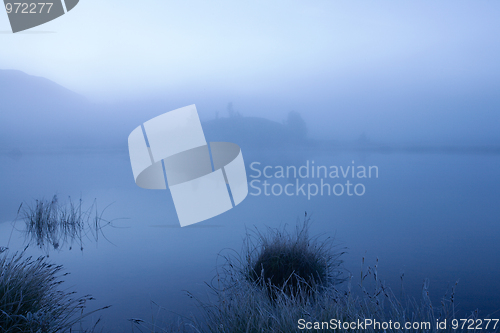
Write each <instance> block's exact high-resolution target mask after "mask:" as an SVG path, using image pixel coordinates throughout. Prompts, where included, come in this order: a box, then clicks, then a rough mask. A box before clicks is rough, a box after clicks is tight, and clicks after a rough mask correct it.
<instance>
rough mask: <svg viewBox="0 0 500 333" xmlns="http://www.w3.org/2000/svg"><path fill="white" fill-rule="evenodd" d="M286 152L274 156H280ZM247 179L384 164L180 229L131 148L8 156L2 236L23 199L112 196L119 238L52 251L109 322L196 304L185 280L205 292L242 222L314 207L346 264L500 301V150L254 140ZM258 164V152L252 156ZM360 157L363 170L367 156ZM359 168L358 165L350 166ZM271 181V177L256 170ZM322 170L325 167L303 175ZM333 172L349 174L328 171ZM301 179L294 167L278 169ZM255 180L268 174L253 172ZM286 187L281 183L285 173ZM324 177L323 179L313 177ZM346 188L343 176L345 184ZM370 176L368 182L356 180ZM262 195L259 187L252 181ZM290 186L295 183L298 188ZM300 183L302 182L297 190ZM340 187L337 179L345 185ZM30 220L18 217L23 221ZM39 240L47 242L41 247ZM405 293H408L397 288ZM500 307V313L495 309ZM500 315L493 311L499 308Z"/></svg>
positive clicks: (124, 324) (118, 326)
mask: <svg viewBox="0 0 500 333" xmlns="http://www.w3.org/2000/svg"><path fill="white" fill-rule="evenodd" d="M273 156H275V157H273ZM243 157H244V159H245V162H246V164H247V173H248V175H249V181H252V180H254V178H252V177H251V176H252V175H256V172H255V171H253V170H252V169H250V168H248V166H249V165H250V163H252V162H260V163H261V165H260V169H261V170H262V169H263V167H264V166H266V165H271V166H276V165H283V166H287V165H294V166H296V167H297V168H298V167H300V166H302V165H305V164H306V163H307V161H309V163H312V161H314V164H315V165H316V166H320V165H325V166H328V167H329V166H333V165H336V166H339V167H340V166H342V167H343V168H344V169H345V168H346V167H347V166H352V165H353V161H354V165H355V166H377V168H378V178H376V177H373V175H372V178H370V179H351V182H352V183H355V184H356V183H362V184H363V185H364V189H365V193H364V194H363V195H362V196H357V195H352V196H348V195H346V194H344V195H341V196H336V195H323V196H321V195H316V196H313V197H311V198H310V200H308V198H307V195H299V196H297V195H293V196H287V195H284V194H282V195H280V196H275V195H272V194H271V195H269V196H266V195H264V194H261V195H259V196H254V195H251V194H250V195H249V196H248V197H247V198H246V199H245V200H244V201H243V202H242V203H241V204H240V205H239V206H237V207H236V208H234V209H232V210H230V211H228V212H226V213H225V214H222V215H220V216H217V217H214V218H212V219H210V220H207V221H204V222H202V223H199V224H196V225H193V226H190V227H186V228H180V227H179V223H178V220H177V215H176V212H175V208H174V205H173V202H172V199H171V196H170V194H169V192H168V191H158V190H144V189H141V188H139V187H137V186H136V185H135V183H134V181H133V176H132V171H131V168H130V162H129V159H128V155H127V154H126V152H113V153H104V152H103V153H92V152H90V153H89V152H87V153H83V152H82V153H78V154H64V153H59V154H56V153H54V154H37V153H31V154H29V153H25V154H24V155H23V156H22V157H20V156H18V157H16V158H12V157H8V156H7V155H1V156H0V171H1V172H0V179H1V180H0V183H1V186H2V191H1V194H0V196H1V198H0V222H2V223H0V245H2V246H5V245H6V244H7V243H8V242H9V237H10V233H11V231H12V226H11V223H8V222H9V221H12V220H14V218H15V216H16V212H17V210H18V208H19V205H20V204H21V203H22V202H26V203H33V202H34V200H35V199H39V198H46V199H50V198H52V196H53V195H54V194H57V195H58V196H59V199H60V201H65V200H66V198H67V197H68V196H71V197H72V199H73V200H75V201H77V200H78V199H79V198H82V199H83V201H84V206H89V205H90V204H91V203H92V202H93V200H94V199H96V202H97V205H98V209H103V208H104V207H106V206H107V205H110V206H109V207H108V208H107V209H106V210H105V212H104V216H103V217H104V218H106V219H116V220H114V221H113V226H114V227H106V228H105V229H104V230H103V232H104V234H105V236H106V237H107V238H108V239H109V241H108V240H105V239H103V238H100V239H99V241H98V242H97V243H96V242H94V241H92V240H86V241H85V244H84V249H83V251H80V249H79V245H78V246H73V249H72V250H69V248H68V247H67V246H62V248H60V249H59V251H51V252H50V260H51V261H53V262H55V263H57V264H63V265H64V267H65V270H66V271H68V272H71V274H70V275H69V276H67V277H66V283H65V284H64V286H65V287H66V288H69V289H71V290H77V291H78V292H79V293H80V294H82V295H83V294H92V295H93V296H94V297H95V298H96V299H97V300H96V301H94V302H93V303H91V304H89V308H97V307H100V306H104V305H112V307H111V308H110V309H108V310H105V311H104V312H102V313H101V315H102V317H103V321H104V324H105V327H106V328H107V330H109V331H111V332H126V331H128V330H130V323H129V322H128V321H127V319H130V318H142V319H145V320H150V318H151V315H152V312H153V311H152V310H151V301H154V302H156V303H157V304H159V305H161V306H162V307H164V308H165V309H166V312H164V313H165V314H168V311H173V312H175V313H179V314H182V315H187V314H189V313H191V312H196V311H197V309H196V307H195V303H194V302H193V300H192V299H190V298H189V297H187V296H186V292H185V291H186V290H187V291H190V292H192V293H194V294H195V295H198V296H200V297H201V298H203V297H205V294H206V292H207V288H206V287H205V284H204V282H205V281H207V282H209V281H210V280H211V278H212V277H213V276H214V274H215V267H216V259H217V254H218V253H219V252H220V251H221V250H223V249H226V248H232V249H236V250H239V249H240V248H241V245H242V240H243V238H244V236H245V228H246V227H248V228H252V227H253V226H256V227H258V228H259V229H261V230H262V229H263V228H264V226H271V227H279V226H280V225H284V224H287V223H288V224H291V225H292V226H293V225H294V223H295V221H296V220H297V219H298V218H302V217H303V216H304V212H305V211H307V213H308V215H309V216H312V220H313V224H312V226H311V233H312V234H320V233H321V234H326V235H334V236H335V238H336V240H337V243H338V244H339V245H340V246H345V247H347V248H348V253H347V254H346V255H345V256H344V260H345V269H346V270H348V271H350V272H352V274H353V275H354V280H355V281H356V278H357V277H358V276H359V272H360V267H361V259H362V258H363V257H365V258H366V259H365V262H366V264H367V265H373V264H374V263H375V260H376V258H377V257H378V258H379V269H378V271H379V275H380V277H381V278H382V279H384V280H385V281H386V283H387V284H388V285H389V286H390V287H392V288H393V290H394V291H395V292H399V290H400V289H399V288H400V274H401V273H402V272H404V274H405V282H404V284H405V289H406V291H407V292H408V293H409V294H411V295H414V296H416V297H418V296H419V291H420V290H421V287H422V283H423V281H424V279H426V278H428V279H429V282H430V288H429V289H430V292H431V296H432V299H433V301H434V302H435V304H439V300H440V299H441V297H442V296H444V294H445V293H446V291H447V290H449V287H450V286H451V285H453V284H454V283H455V281H457V280H459V284H458V288H457V294H456V299H457V302H458V303H459V305H458V308H459V310H461V311H464V312H469V311H472V310H475V309H476V308H478V309H479V310H480V311H481V312H480V317H484V316H486V315H487V314H489V313H493V312H495V311H498V310H500V297H499V296H500V285H499V284H498V281H499V279H500V242H499V238H500V204H499V203H500V190H499V188H500V186H499V185H500V173H499V170H500V156H499V155H495V154H490V155H481V154H473V153H468V154H425V153H419V154H417V153H414V154H410V153H408V154H403V153H398V154H389V153H387V154H381V153H358V152H329V153H325V152H298V153H290V154H287V153H283V152H280V154H279V155H278V156H276V154H274V153H273V152H267V153H264V152H256V151H245V150H243ZM255 167H256V164H254V168H255ZM357 170H358V169H357ZM348 179H349V178H348ZM259 180H260V181H261V184H262V182H263V181H264V180H266V179H265V178H263V177H261V178H259ZM299 181H300V184H304V183H305V184H306V187H305V190H306V192H307V184H309V183H311V184H312V183H317V184H319V182H320V180H319V179H317V178H314V179H312V178H310V179H300V180H299ZM325 181H327V182H329V183H330V184H336V183H343V184H345V182H346V179H343V178H342V175H341V178H340V179H325ZM268 182H269V183H270V184H280V185H279V186H281V188H284V186H286V185H287V184H292V185H291V186H290V187H289V190H290V191H292V190H295V189H294V186H295V185H296V179H276V178H270V179H268ZM253 184H254V185H255V184H257V183H253ZM274 189H275V193H277V192H278V190H279V187H278V185H276V186H275V188H274ZM313 189H314V188H313ZM339 189H340V187H337V190H339ZM360 190H361V187H358V192H359V191H360ZM250 192H251V193H253V194H255V193H256V192H257V190H256V189H254V188H250ZM289 193H290V192H289ZM294 193H295V194H296V192H294ZM337 193H338V192H337ZM22 228H23V222H22V221H17V223H16V229H22ZM24 244H25V242H24V236H23V234H22V233H21V232H19V231H16V230H14V232H13V235H12V239H11V240H10V244H9V247H10V249H11V251H13V250H21V249H23V248H24ZM27 251H28V253H30V254H33V255H36V256H38V255H42V254H43V253H44V252H42V251H41V250H39V249H37V248H36V247H31V248H29V249H28V250H27ZM396 294H397V293H396ZM498 315H499V313H498V312H497V313H496V317H498ZM494 317H495V316H494Z"/></svg>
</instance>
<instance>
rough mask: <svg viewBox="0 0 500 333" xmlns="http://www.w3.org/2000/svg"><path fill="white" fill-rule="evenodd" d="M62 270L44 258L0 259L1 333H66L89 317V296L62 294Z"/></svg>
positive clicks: (14, 256)
mask: <svg viewBox="0 0 500 333" xmlns="http://www.w3.org/2000/svg"><path fill="white" fill-rule="evenodd" d="M61 270H62V266H58V265H53V264H50V263H48V262H47V261H46V259H45V257H39V258H37V259H33V258H32V257H25V256H24V251H23V252H21V253H16V254H14V255H13V256H8V255H7V253H6V254H3V255H2V256H1V257H0V331H1V332H5V333H11V332H16V333H17V332H30V333H31V332H40V333H42V332H43V333H56V332H66V331H69V330H71V329H72V327H73V326H74V325H75V324H77V323H79V322H81V320H82V319H83V318H84V317H86V316H88V315H90V314H91V313H93V312H95V311H92V312H89V313H87V314H83V311H84V309H85V307H86V303H87V301H90V300H92V299H93V298H92V297H91V296H90V295H86V296H83V297H76V295H75V292H67V291H62V290H59V289H58V288H59V285H60V284H61V283H63V281H62V280H60V279H61V278H62V277H64V276H66V275H67V274H68V273H65V274H61Z"/></svg>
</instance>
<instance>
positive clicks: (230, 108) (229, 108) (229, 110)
mask: <svg viewBox="0 0 500 333" xmlns="http://www.w3.org/2000/svg"><path fill="white" fill-rule="evenodd" d="M227 113H228V115H229V118H233V117H241V115H240V113H239V112H238V111H234V108H233V102H229V103H228V104H227Z"/></svg>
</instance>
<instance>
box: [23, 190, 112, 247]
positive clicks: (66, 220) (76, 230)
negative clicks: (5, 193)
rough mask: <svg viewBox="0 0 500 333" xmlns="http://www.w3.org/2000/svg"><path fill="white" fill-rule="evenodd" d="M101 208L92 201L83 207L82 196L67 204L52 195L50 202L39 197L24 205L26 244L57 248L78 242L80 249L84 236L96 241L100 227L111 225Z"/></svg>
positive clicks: (100, 233) (100, 231)
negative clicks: (76, 201) (31, 203)
mask: <svg viewBox="0 0 500 333" xmlns="http://www.w3.org/2000/svg"><path fill="white" fill-rule="evenodd" d="M103 212H104V211H101V212H99V211H98V210H97V205H96V203H95V201H94V202H93V204H92V205H91V206H90V207H89V208H87V209H83V207H82V199H80V200H79V202H78V203H77V204H75V203H74V202H73V201H72V200H71V198H69V202H68V203H67V204H61V203H60V202H59V200H58V198H57V195H54V197H53V198H52V200H51V201H48V200H45V199H40V200H36V201H35V203H34V204H33V205H28V204H26V205H24V209H23V210H22V217H23V219H24V221H25V226H26V229H25V234H26V239H27V240H28V244H29V245H31V244H36V245H37V246H38V247H40V249H43V250H45V251H46V253H48V252H49V250H50V249H54V250H57V249H60V248H62V247H63V246H64V245H66V244H67V245H69V248H70V249H71V248H72V246H73V243H75V242H77V243H78V245H79V247H80V250H82V251H83V244H84V239H85V238H87V239H92V240H94V241H97V240H98V239H99V235H102V236H104V234H103V233H102V229H103V228H104V227H105V226H107V225H109V224H111V222H110V221H106V220H104V219H103V218H102V215H103Z"/></svg>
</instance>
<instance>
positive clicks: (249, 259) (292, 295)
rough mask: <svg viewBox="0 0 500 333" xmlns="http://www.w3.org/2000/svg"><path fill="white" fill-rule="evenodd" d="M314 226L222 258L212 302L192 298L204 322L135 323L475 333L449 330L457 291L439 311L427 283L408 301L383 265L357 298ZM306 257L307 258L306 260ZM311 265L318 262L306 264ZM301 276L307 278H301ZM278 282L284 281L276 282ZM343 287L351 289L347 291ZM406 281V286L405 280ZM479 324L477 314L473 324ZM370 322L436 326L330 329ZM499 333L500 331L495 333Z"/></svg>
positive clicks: (189, 328) (251, 242)
mask: <svg viewBox="0 0 500 333" xmlns="http://www.w3.org/2000/svg"><path fill="white" fill-rule="evenodd" d="M308 226H309V220H308V219H307V218H306V219H305V221H304V223H302V224H299V225H298V226H297V229H296V232H295V233H294V234H289V233H287V232H286V231H284V229H268V232H267V234H262V233H260V232H258V231H257V232H254V233H247V237H246V239H245V242H244V247H243V251H242V253H237V252H235V251H231V250H230V252H229V253H226V254H222V253H221V255H220V256H219V258H222V260H223V262H222V263H221V264H220V265H217V273H216V276H215V277H214V280H213V281H212V283H211V284H207V285H208V286H209V288H210V291H211V293H210V294H211V295H210V296H211V297H209V299H208V300H202V299H200V298H199V297H195V296H194V295H192V294H190V293H188V295H189V296H190V297H191V298H194V299H195V301H196V302H197V303H198V306H199V308H200V310H201V317H192V318H186V317H179V320H177V322H170V323H169V324H159V323H157V322H155V321H153V322H146V321H143V320H141V319H133V320H131V322H132V324H133V327H135V328H137V329H138V330H139V331H141V332H142V330H141V329H145V330H147V331H151V332H196V333H293V332H296V333H299V332H304V331H312V332H344V331H345V332H363V333H379V332H384V333H401V332H408V333H442V332H450V333H451V332H453V333H456V332H463V333H465V332H468V331H467V327H465V328H459V329H456V330H454V329H453V327H452V325H450V323H451V320H452V319H455V314H456V313H455V287H456V284H455V285H454V286H453V287H452V289H451V293H450V294H449V295H445V296H444V297H443V298H442V300H441V303H440V304H439V305H438V306H435V305H433V304H432V302H431V299H430V296H429V291H428V285H429V282H428V281H427V280H426V281H424V283H423V285H422V297H421V299H420V300H418V301H417V300H415V299H414V298H411V297H409V296H407V295H405V294H404V292H403V290H402V291H401V295H400V296H399V297H397V296H396V295H395V294H394V293H393V292H392V290H391V289H390V288H389V287H387V286H386V285H385V283H384V282H383V281H382V280H380V278H379V274H378V259H377V262H376V263H375V265H374V266H372V267H367V268H366V267H365V266H364V258H363V264H362V268H361V276H360V282H359V290H358V289H357V288H356V291H355V290H353V276H352V275H349V277H348V278H346V279H344V278H343V277H342V272H341V270H340V263H341V260H340V257H341V255H342V254H343V252H342V251H338V250H337V249H336V248H335V247H334V246H333V245H332V241H331V239H326V240H324V241H321V240H320V239H319V238H310V237H309V236H308V233H307V230H308ZM300 250H301V251H303V252H302V253H299V251H300ZM287 252H288V254H287V255H284V253H287ZM297 257H299V258H297ZM268 258H272V259H270V260H271V262H270V263H268V262H266V260H268ZM278 259H279V260H278ZM305 260H311V261H312V262H309V263H307V264H306V263H303V261H305ZM283 262H285V263H288V264H285V263H283ZM297 263H302V265H304V266H306V267H307V269H303V268H295V269H294V268H290V267H289V266H292V267H294V265H297ZM299 266H300V265H299ZM259 269H260V271H259ZM280 269H281V270H283V272H280V271H279V270H280ZM266 271H267V272H266ZM302 272H305V273H304V274H302V275H299V273H302ZM266 274H267V275H266ZM275 276H277V277H279V278H278V279H276V278H275V279H274V280H273V278H274V277H275ZM342 281H344V282H345V283H343V284H340V283H339V282H342ZM401 281H402V282H401V283H402V284H403V275H402V276H401ZM270 296H271V297H270ZM156 317H158V314H157V315H156ZM477 318H478V311H477V310H476V311H474V312H472V313H470V315H469V317H468V318H467V319H471V320H476V319H477ZM366 319H369V320H370V319H371V320H372V321H376V322H379V323H381V322H389V321H391V322H392V323H395V322H398V323H400V324H402V325H404V323H406V322H410V323H430V326H421V327H419V328H411V329H409V330H406V329H404V328H402V329H401V328H399V329H398V328H395V327H394V326H393V327H392V328H388V329H381V328H380V327H377V326H369V327H366V326H365V327H363V328H353V329H352V328H347V329H344V328H341V329H339V328H338V327H337V329H334V328H333V327H332V326H331V323H332V320H335V323H337V324H338V323H339V322H340V323H344V322H347V323H351V322H358V321H365V320H366ZM299 320H303V322H310V323H319V328H313V329H305V328H304V327H301V326H300V322H299ZM444 320H446V321H447V323H448V324H447V327H446V329H441V328H438V327H437V326H436V323H437V322H438V321H439V322H443V321H444ZM499 331H500V329H499V327H496V328H495V329H494V330H492V332H499Z"/></svg>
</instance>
